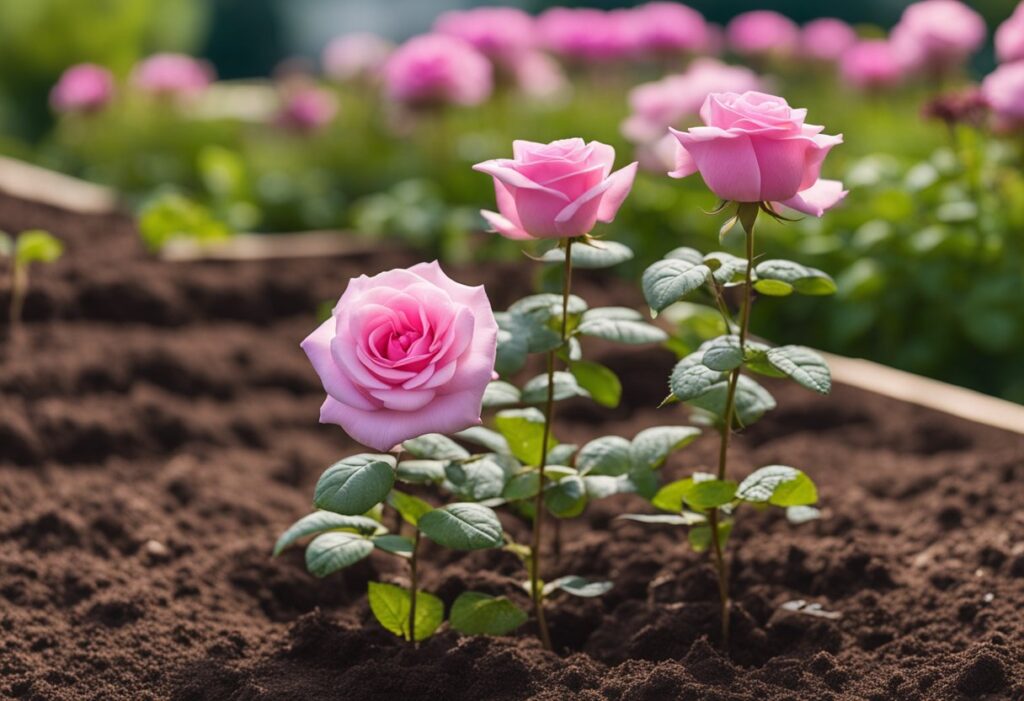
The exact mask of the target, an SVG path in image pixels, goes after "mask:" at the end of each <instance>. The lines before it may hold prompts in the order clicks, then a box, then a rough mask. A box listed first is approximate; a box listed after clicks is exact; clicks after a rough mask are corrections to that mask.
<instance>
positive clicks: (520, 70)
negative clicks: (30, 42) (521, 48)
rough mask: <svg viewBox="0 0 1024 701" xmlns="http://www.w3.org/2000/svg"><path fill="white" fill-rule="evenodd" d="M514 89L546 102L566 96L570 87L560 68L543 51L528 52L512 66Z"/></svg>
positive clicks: (556, 62)
mask: <svg viewBox="0 0 1024 701" xmlns="http://www.w3.org/2000/svg"><path fill="white" fill-rule="evenodd" d="M512 75H513V77H514V78H515V82H516V87H518V88H519V90H520V92H522V93H523V94H524V95H526V96H527V97H532V98H537V99H542V100H547V99H551V98H554V97H557V96H560V95H561V96H567V95H568V92H569V90H571V87H572V86H571V85H570V84H569V79H568V78H567V77H566V75H565V71H563V70H562V66H561V65H560V64H559V63H558V61H556V60H555V59H554V58H552V57H551V56H550V55H549V54H546V53H544V52H543V51H530V52H529V53H526V54H523V55H522V56H520V57H519V58H518V59H517V60H516V62H515V64H514V65H513V66H512Z"/></svg>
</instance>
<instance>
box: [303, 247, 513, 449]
mask: <svg viewBox="0 0 1024 701" xmlns="http://www.w3.org/2000/svg"><path fill="white" fill-rule="evenodd" d="M497 334H498V325H497V322H496V321H495V319H494V314H493V312H492V311H491V305H490V302H489V301H488V299H487V293H486V292H485V291H484V288H483V287H482V286H480V287H468V286H466V285H461V284H459V283H457V282H455V281H453V280H452V279H451V278H449V277H448V276H447V275H445V273H444V271H442V270H441V267H440V266H439V265H438V264H437V262H436V261H435V262H433V263H419V264H418V265H414V266H413V267H411V268H408V269H400V268H399V269H395V270H389V271H387V272H384V273H379V274H378V275H374V276H373V277H367V276H365V275H362V276H360V277H358V278H354V279H353V280H351V281H349V284H348V287H347V288H346V289H345V292H344V294H342V296H341V299H339V300H338V303H337V304H336V305H335V307H334V310H333V311H332V312H331V317H330V318H329V319H327V321H325V322H324V323H323V324H321V325H320V327H319V328H317V330H316V331H314V332H313V333H312V334H310V335H309V337H307V338H306V340H304V341H303V342H302V349H303V350H304V351H305V352H306V355H307V356H308V357H309V360H310V362H311V363H312V364H313V368H314V369H315V370H316V372H317V374H318V375H319V376H320V381H321V383H323V387H324V390H325V391H326V392H327V399H326V400H325V401H324V403H323V406H321V408H320V422H321V423H333V424H337V425H339V426H341V427H342V428H343V429H345V431H346V432H347V433H348V434H349V435H350V436H352V438H354V439H356V440H357V441H359V442H360V443H362V444H364V445H367V446H369V447H371V448H374V449H376V450H381V451H387V450H391V449H392V448H393V447H394V446H396V445H398V444H399V443H401V442H402V441H405V440H408V439H410V438H416V437H417V436H422V435H424V434H426V433H455V432H457V431H461V430H462V429H464V428H469V427H470V426H476V425H478V424H479V423H480V409H481V404H482V402H483V394H484V389H485V388H486V387H487V384H488V383H489V382H490V381H491V377H492V374H493V372H494V357H495V352H496V347H497Z"/></svg>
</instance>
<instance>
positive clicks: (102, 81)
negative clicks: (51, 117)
mask: <svg viewBox="0 0 1024 701" xmlns="http://www.w3.org/2000/svg"><path fill="white" fill-rule="evenodd" d="M113 96H114V76H112V75H111V74H110V71H108V70H107V69H106V68H104V67H103V66H97V65H96V64H94V63H79V64H78V65H76V66H71V67H70V68H68V69H67V70H66V71H64V73H62V74H61V76H60V80H58V81H57V84H56V85H54V86H53V90H51V91H50V105H51V106H52V107H53V109H55V110H57V111H58V112H94V111H96V110H98V109H100V108H102V107H103V106H104V105H106V104H107V103H108V102H110V99H111V98H112V97H113Z"/></svg>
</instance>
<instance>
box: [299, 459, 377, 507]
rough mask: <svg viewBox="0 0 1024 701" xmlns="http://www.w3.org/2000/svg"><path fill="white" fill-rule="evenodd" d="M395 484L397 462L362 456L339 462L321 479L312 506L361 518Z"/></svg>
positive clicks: (328, 469)
mask: <svg viewBox="0 0 1024 701" xmlns="http://www.w3.org/2000/svg"><path fill="white" fill-rule="evenodd" d="M394 483H395V458H394V457H393V456H391V455H376V454H371V453H360V454H359V455H353V456H351V457H348V458H345V459H344V460H340V461H338V462H336V463H334V464H333V465H331V466H330V467H329V468H327V470H326V471H325V472H324V473H323V474H322V475H320V480H319V481H318V482H317V483H316V490H315V492H314V494H313V505H314V506H316V507H317V508H318V509H326V510H327V511H334V512H335V513H339V514H347V515H350V516H354V515H357V514H362V513H365V512H367V511H369V510H370V509H372V508H373V507H374V506H376V505H377V504H379V503H380V502H382V501H384V498H385V497H387V495H388V492H389V491H391V487H392V485H393V484H394Z"/></svg>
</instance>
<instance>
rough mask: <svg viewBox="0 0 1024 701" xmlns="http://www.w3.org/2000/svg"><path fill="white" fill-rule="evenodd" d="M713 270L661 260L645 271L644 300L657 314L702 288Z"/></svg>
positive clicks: (691, 263) (704, 266) (685, 262)
mask: <svg viewBox="0 0 1024 701" xmlns="http://www.w3.org/2000/svg"><path fill="white" fill-rule="evenodd" d="M709 275H711V269H710V268H708V266H706V265H704V264H703V263H700V264H694V263H693V262H691V261H686V260H680V259H678V258H670V259H666V260H659V261H658V262H656V263H655V264H654V265H652V266H651V267H649V268H648V269H647V270H645V271H644V276H643V290H644V299H646V300H647V304H648V305H649V306H650V307H651V309H653V310H654V311H655V312H660V311H661V310H662V309H664V308H665V307H667V306H668V305H670V304H672V303H674V302H678V301H679V300H680V299H682V298H683V297H685V296H686V295H688V294H690V293H691V292H693V291H694V290H696V289H698V288H700V287H701V286H703V285H704V283H706V282H707V280H708V276H709Z"/></svg>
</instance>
